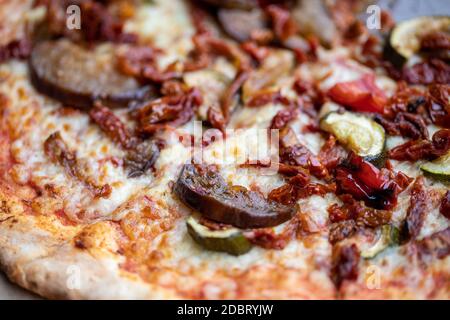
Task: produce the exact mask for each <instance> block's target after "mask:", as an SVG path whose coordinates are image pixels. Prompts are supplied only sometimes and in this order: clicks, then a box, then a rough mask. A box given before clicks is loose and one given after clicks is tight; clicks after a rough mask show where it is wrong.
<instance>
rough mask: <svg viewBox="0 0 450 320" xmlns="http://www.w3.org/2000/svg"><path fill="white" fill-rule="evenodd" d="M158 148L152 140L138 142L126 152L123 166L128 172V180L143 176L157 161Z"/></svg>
mask: <svg viewBox="0 0 450 320" xmlns="http://www.w3.org/2000/svg"><path fill="white" fill-rule="evenodd" d="M159 154H160V146H159V145H158V143H157V142H156V141H154V140H144V141H140V142H139V143H138V144H137V145H135V146H133V148H132V149H130V150H128V151H127V154H126V156H125V159H124V166H125V168H126V169H127V170H128V177H129V178H136V177H139V176H141V175H143V174H145V173H146V172H147V171H148V170H149V169H150V168H152V167H153V165H154V164H155V163H156V161H157V160H158V157H159Z"/></svg>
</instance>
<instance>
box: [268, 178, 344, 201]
mask: <svg viewBox="0 0 450 320" xmlns="http://www.w3.org/2000/svg"><path fill="white" fill-rule="evenodd" d="M309 181H310V178H309V175H308V174H307V173H305V172H302V173H301V172H299V173H298V174H297V175H296V176H294V177H292V178H291V179H290V180H289V182H288V183H287V184H285V185H283V186H281V187H279V188H276V189H274V190H272V191H271V192H270V193H269V199H271V200H273V201H276V202H278V203H282V204H286V205H292V204H294V203H296V202H297V201H298V200H299V199H303V198H308V197H310V196H312V195H320V196H324V195H325V194H327V193H333V192H335V191H336V185H335V184H334V183H331V184H320V183H315V182H309Z"/></svg>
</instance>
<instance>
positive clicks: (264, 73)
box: [242, 50, 294, 102]
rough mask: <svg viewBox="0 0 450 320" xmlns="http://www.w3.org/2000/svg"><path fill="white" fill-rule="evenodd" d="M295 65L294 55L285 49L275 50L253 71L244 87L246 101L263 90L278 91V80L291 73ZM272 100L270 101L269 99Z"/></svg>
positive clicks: (243, 96)
mask: <svg viewBox="0 0 450 320" xmlns="http://www.w3.org/2000/svg"><path fill="white" fill-rule="evenodd" d="M293 67H294V61H293V57H292V55H291V54H290V53H289V52H287V51H285V50H273V51H271V52H270V54H269V55H268V56H267V57H266V59H264V61H263V63H262V64H261V65H260V66H259V68H258V69H256V70H255V71H254V72H252V73H251V74H250V76H249V78H248V80H247V81H245V84H244V86H243V88H242V98H243V101H244V102H247V101H249V100H250V99H252V98H253V97H255V96H256V95H258V94H259V93H261V92H264V93H267V92H271V91H274V92H278V91H279V90H278V88H277V87H276V84H277V82H278V80H279V79H280V78H281V77H283V76H285V75H287V74H289V72H290V71H291V70H292V68H293ZM268 102H270V101H268Z"/></svg>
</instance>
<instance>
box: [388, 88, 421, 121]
mask: <svg viewBox="0 0 450 320" xmlns="http://www.w3.org/2000/svg"><path fill="white" fill-rule="evenodd" d="M425 95H426V91H425V90H424V89H422V88H418V87H414V86H409V85H408V84H407V83H406V82H404V81H399V82H398V85H397V91H396V92H395V94H394V95H393V96H392V97H390V98H389V102H388V104H387V106H386V108H385V113H384V115H385V116H387V117H388V118H389V119H393V118H394V117H395V116H396V115H397V113H400V112H409V113H416V114H421V115H424V114H423V112H422V110H420V109H421V107H423V105H424V104H425V102H426V99H425ZM424 111H426V109H424Z"/></svg>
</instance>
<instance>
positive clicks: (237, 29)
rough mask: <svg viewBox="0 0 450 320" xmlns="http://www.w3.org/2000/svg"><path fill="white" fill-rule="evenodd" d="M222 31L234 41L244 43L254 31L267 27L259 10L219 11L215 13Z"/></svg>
mask: <svg viewBox="0 0 450 320" xmlns="http://www.w3.org/2000/svg"><path fill="white" fill-rule="evenodd" d="M217 19H218V20H219V22H220V24H221V26H222V28H223V30H224V31H225V32H226V33H227V34H228V35H229V36H230V37H231V38H233V39H234V40H236V41H238V42H244V41H247V40H250V39H251V35H252V32H253V31H254V30H261V29H264V28H265V27H266V26H267V21H266V20H267V19H266V17H265V14H264V12H263V11H262V10H261V9H259V8H256V9H253V10H241V9H220V10H219V11H218V12H217Z"/></svg>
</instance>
